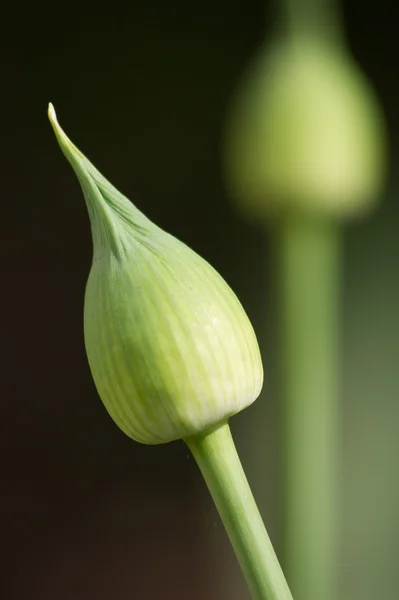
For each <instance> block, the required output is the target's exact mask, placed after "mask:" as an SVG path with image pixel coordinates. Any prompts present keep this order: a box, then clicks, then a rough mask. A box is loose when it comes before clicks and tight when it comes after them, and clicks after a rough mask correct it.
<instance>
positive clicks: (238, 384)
mask: <svg viewBox="0 0 399 600" xmlns="http://www.w3.org/2000/svg"><path fill="white" fill-rule="evenodd" d="M49 118H50V121H51V124H52V126H53V128H54V131H55V134H56V136H57V139H58V142H59V144H60V147H61V149H62V151H63V153H64V154H65V156H66V158H67V159H68V161H69V162H70V164H71V165H72V167H73V169H74V171H75V173H76V175H77V177H78V179H79V181H80V184H81V186H82V190H83V194H84V197H85V200H86V204H87V208H88V212H89V216H90V221H91V228H92V234H93V247H94V248H93V263H92V267H91V271H90V275H89V279H88V282H87V288H86V294H85V307H84V335H85V345H86V351H87V356H88V360H89V365H90V369H91V372H92V375H93V379H94V382H95V385H96V387H97V390H98V393H99V395H100V397H101V399H102V401H103V403H104V405H105V407H106V409H107V411H108V412H109V414H110V415H111V417H112V418H113V420H114V421H115V422H116V424H117V425H118V426H119V427H120V428H121V429H122V431H124V432H125V433H126V434H127V435H128V436H129V437H131V438H133V439H135V440H137V441H139V442H142V443H145V444H158V443H163V442H169V441H171V440H175V439H179V438H186V437H188V436H191V435H194V434H196V433H199V432H201V431H206V430H207V429H208V428H211V427H213V426H214V425H216V424H218V423H222V422H223V421H225V420H227V419H228V417H230V416H231V415H233V414H235V413H237V412H239V411H240V410H242V409H244V408H245V407H247V406H248V405H250V404H251V403H252V402H253V401H254V400H255V399H256V398H257V396H258V395H259V393H260V390H261V387H262V382H263V370H262V363H261V358H260V353H259V348H258V344H257V340H256V337H255V334H254V331H253V329H252V326H251V324H250V322H249V320H248V317H247V316H246V314H245V312H244V310H243V308H242V306H241V304H240V302H239V301H238V299H237V297H236V296H235V294H234V293H233V292H232V290H231V289H230V288H229V286H228V285H227V284H226V283H225V281H224V280H223V279H222V278H221V276H220V275H219V274H218V273H217V272H216V271H215V270H214V269H213V268H212V267H211V266H210V265H209V264H208V263H207V262H206V261H205V260H203V259H202V258H200V257H199V256H198V255H197V254H196V253H195V252H193V251H192V250H191V249H190V248H188V247H187V246H186V245H185V244H183V243H182V242H180V241H179V240H177V239H176V238H174V237H173V236H171V235H169V234H168V233H166V232H164V231H162V230H161V229H160V228H159V227H157V226H156V225H154V224H153V223H152V222H151V221H150V220H149V219H148V218H146V217H145V216H144V215H143V214H142V213H141V212H140V211H139V210H138V209H137V208H136V207H135V206H134V205H133V204H132V203H131V202H130V201H129V200H128V199H127V198H125V197H124V196H123V195H122V194H120V193H119V192H118V191H117V190H116V189H115V188H114V187H113V186H112V185H111V184H110V183H109V182H108V181H107V180H106V179H105V178H104V177H103V176H102V175H101V174H100V173H99V172H98V171H97V170H96V169H95V167H94V166H93V165H92V164H91V163H90V162H89V161H88V160H87V159H86V158H85V157H84V156H83V154H82V153H81V152H80V151H79V150H78V149H77V148H76V147H75V146H74V145H73V144H72V142H71V141H70V140H69V139H68V138H67V136H66V135H65V134H64V132H63V131H62V129H61V128H60V126H59V125H58V123H57V120H56V115H55V112H54V109H53V107H52V106H51V105H50V108H49Z"/></svg>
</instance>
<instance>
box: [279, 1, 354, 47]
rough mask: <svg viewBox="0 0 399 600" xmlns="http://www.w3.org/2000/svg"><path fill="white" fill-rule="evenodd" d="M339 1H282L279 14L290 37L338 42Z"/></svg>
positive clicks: (340, 33) (339, 23)
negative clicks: (313, 37)
mask: <svg viewBox="0 0 399 600" xmlns="http://www.w3.org/2000/svg"><path fill="white" fill-rule="evenodd" d="M340 12H341V11H340V7H339V0H282V8H281V13H282V16H283V20H284V23H285V27H286V30H287V31H288V33H289V34H291V35H297V34H300V35H303V34H305V35H309V34H310V35H313V36H314V35H317V36H320V37H321V38H323V39H325V38H326V37H327V38H330V39H331V40H335V41H338V40H339V39H340V38H341V36H342V26H341V14H340Z"/></svg>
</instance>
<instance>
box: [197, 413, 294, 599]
mask: <svg viewBox="0 0 399 600" xmlns="http://www.w3.org/2000/svg"><path fill="white" fill-rule="evenodd" d="M185 441H186V443H187V445H188V447H189V448H190V450H191V452H192V454H193V456H194V458H195V460H196V461H197V464H198V466H199V468H200V469H201V472H202V475H203V476H204V479H205V482H206V484H207V486H208V488H209V491H210V493H211V495H212V498H213V500H214V502H215V505H216V507H217V509H218V511H219V514H220V517H221V519H222V521H223V524H224V526H225V528H226V531H227V534H228V536H229V538H230V541H231V543H232V545H233V548H234V550H235V553H236V555H237V558H238V560H239V562H240V565H241V568H242V570H243V572H244V575H245V577H246V580H247V583H248V586H249V588H250V590H251V593H252V595H253V598H254V599H256V600H292V596H291V593H290V591H289V589H288V586H287V582H286V581H285V578H284V575H283V572H282V570H281V567H280V565H279V562H278V559H277V557H276V554H275V552H274V550H273V546H272V544H271V542H270V539H269V536H268V534H267V532H266V529H265V526H264V524H263V521H262V517H261V516H260V514H259V511H258V508H257V506H256V504H255V500H254V498H253V496H252V493H251V489H250V487H249V485H248V481H247V479H246V477H245V473H244V471H243V468H242V466H241V462H240V459H239V457H238V454H237V451H236V448H235V445H234V442H233V439H232V437H231V433H230V427H229V425H228V423H223V424H222V425H220V426H219V427H217V428H216V429H214V430H212V431H210V432H208V433H204V434H201V435H197V436H194V437H192V438H188V439H186V440H185Z"/></svg>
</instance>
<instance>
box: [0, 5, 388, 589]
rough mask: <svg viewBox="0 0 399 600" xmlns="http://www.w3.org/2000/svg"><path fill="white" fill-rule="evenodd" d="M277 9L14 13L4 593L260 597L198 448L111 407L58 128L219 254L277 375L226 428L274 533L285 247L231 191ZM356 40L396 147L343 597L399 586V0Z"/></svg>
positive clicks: (378, 228) (371, 270) (7, 42)
mask: <svg viewBox="0 0 399 600" xmlns="http://www.w3.org/2000/svg"><path fill="white" fill-rule="evenodd" d="M274 12H275V11H274V9H273V7H272V6H271V5H267V4H266V5H265V3H264V2H261V1H259V0H258V1H255V0H247V1H238V0H229V1H227V0H215V1H214V2H201V3H187V2H183V1H182V0H178V1H175V2H162V1H161V0H157V1H153V2H145V1H134V0H133V1H132V2H129V3H121V2H114V3H109V4H107V5H102V4H100V3H97V4H94V3H93V4H89V3H87V2H82V3H70V4H66V5H65V6H63V5H60V4H57V3H55V2H52V3H50V2H49V3H43V2H42V3H39V4H37V3H33V4H31V5H24V4H22V5H21V4H17V3H14V4H13V5H7V6H6V7H3V8H2V13H3V14H2V36H1V45H2V51H1V56H0V69H1V71H0V73H1V104H2V106H1V109H2V110H1V113H0V114H1V144H0V153H1V161H0V164H1V197H2V200H1V206H2V210H1V221H0V223H1V241H0V244H1V248H0V249H1V254H0V260H1V264H0V267H1V273H2V285H1V304H2V310H1V315H2V342H3V343H2V347H3V353H2V360H1V364H2V369H1V371H2V377H1V390H0V393H1V397H0V410H1V420H0V444H1V457H2V460H1V467H0V468H1V471H0V478H1V480H0V481H1V498H0V502H1V506H0V525H1V538H2V542H1V543H2V547H3V548H2V550H3V558H2V561H1V571H2V573H1V580H0V595H1V594H2V597H4V598H7V599H10V600H11V599H13V600H14V599H15V600H22V599H29V598H41V599H43V600H47V599H52V600H55V599H56V600H72V599H73V600H91V599H94V598H95V599H98V600H101V599H111V598H112V599H113V600H124V599H128V598H129V599H131V598H143V599H147V598H148V599H152V598H154V599H155V598H176V599H177V598H181V599H183V598H184V599H186V598H190V599H192V600H196V599H198V600H203V599H207V600H216V599H221V598H229V599H233V600H235V599H237V600H244V599H247V598H248V597H249V596H248V593H247V591H246V587H245V585H244V583H243V581H242V578H241V574H240V572H239V569H238V566H237V565H236V563H235V559H234V557H233V555H232V552H231V550H230V548H229V545H228V543H227V541H226V538H225V534H224V531H223V528H222V526H221V524H220V522H219V519H218V516H217V514H216V512H215V510H214V508H213V506H212V504H211V501H210V499H209V498H208V495H207V493H206V490H205V487H204V484H203V482H202V479H201V476H200V474H199V473H198V471H197V468H196V465H195V464H194V462H193V460H192V458H191V457H189V455H188V451H187V449H186V448H185V446H184V444H183V442H176V443H172V444H169V445H166V446H159V447H146V446H141V445H139V444H137V443H135V442H132V441H131V440H129V439H128V438H127V437H125V436H124V435H123V434H122V433H121V432H120V431H119V430H118V429H117V427H116V426H115V425H114V424H113V422H112V421H111V420H110V418H109V417H108V416H107V414H106V412H105V410H104V408H103V406H102V404H101V402H100V400H99V398H98V397H97V394H96V391H95V388H94V384H93V382H92V379H91V376H90V372H89V369H88V365H87V361H86V357H85V350H84V345H83V334H82V309H83V294H84V287H85V282H86V278H87V275H88V271H89V268H90V261H91V237H90V227H89V221H88V218H87V215H86V208H85V205H84V201H83V197H82V194H81V191H80V189H79V186H78V183H77V181H76V179H75V176H74V174H73V173H72V170H71V169H70V167H69V165H68V164H67V162H66V161H65V159H64V157H63V156H62V154H61V152H60V150H59V148H58V146H57V144H56V141H55V139H54V135H53V132H52V130H51V127H50V125H49V123H48V120H47V116H46V111H47V104H48V102H49V101H52V102H53V104H54V105H55V108H56V111H57V115H58V118H59V120H60V123H61V125H62V126H63V127H64V129H65V130H66V132H67V133H68V135H69V136H70V137H71V139H72V140H73V141H74V142H75V143H76V144H77V145H78V147H79V148H80V149H81V150H82V151H83V152H84V153H85V154H86V155H87V156H88V157H89V158H90V159H91V160H92V161H93V163H94V164H95V165H96V166H97V167H98V168H99V169H100V170H101V171H102V172H103V173H104V175H105V176H106V177H107V178H109V179H110V181H111V182H113V183H114V184H115V185H116V187H118V188H119V189H120V190H121V191H122V192H124V193H125V194H126V195H127V196H128V197H129V198H130V199H131V200H133V202H135V204H137V206H138V207H139V208H140V209H142V210H143V211H144V212H145V213H146V214H147V216H149V217H150V218H151V219H153V220H154V221H155V222H156V223H157V224H158V225H160V226H161V227H162V228H164V229H166V230H167V231H169V232H171V233H173V234H174V235H176V236H177V237H179V238H180V239H182V240H183V241H185V242H186V243H187V244H188V245H189V246H191V247H192V248H193V249H195V250H196V251H197V252H198V253H199V254H200V255H202V256H203V257H205V258H206V259H207V260H209V262H210V263H211V264H212V265H214V266H215V267H216V268H217V269H218V270H219V272H220V273H221V274H222V275H223V277H224V278H225V279H226V280H227V281H228V283H229V284H230V285H231V286H232V288H233V289H234V290H235V291H236V293H237V295H238V296H239V298H240V299H241V301H242V303H243V305H244V307H245V309H246V310H247V312H248V314H249V316H250V318H251V320H252V322H253V324H254V327H255V329H256V331H257V333H258V337H259V340H260V344H261V348H262V353H263V356H264V362H265V371H266V382H265V388H264V391H263V393H262V396H261V398H260V400H259V401H258V402H257V403H256V404H255V405H254V407H252V408H251V409H249V410H248V411H245V413H243V414H242V415H240V416H239V417H237V418H236V419H234V420H233V423H232V427H233V432H234V433H235V436H236V439H237V445H238V447H239V450H240V453H241V455H242V459H243V462H244V466H245V468H246V470H247V472H248V476H249V479H250V482H251V484H252V487H253V490H254V493H255V496H256V498H257V499H258V500H259V504H260V508H261V512H262V513H263V515H264V517H265V521H266V524H267V527H268V529H269V532H270V534H271V537H272V539H273V541H274V543H275V545H276V548H277V549H279V547H280V539H279V533H280V517H281V514H280V513H281V511H280V501H279V488H278V483H279V477H278V469H279V464H280V453H279V449H278V435H277V431H278V396H277V395H276V393H275V392H274V377H273V368H274V364H275V355H274V352H273V347H274V346H275V344H274V337H273V336H274V335H275V327H274V320H275V317H274V313H273V308H272V302H271V300H270V297H271V295H272V290H271V278H270V261H269V255H270V242H269V238H268V237H267V236H266V237H265V236H264V234H263V233H262V231H261V230H260V229H256V227H254V226H253V225H251V224H249V223H247V222H245V221H243V220H242V219H241V217H240V216H239V215H238V214H237V213H236V212H235V211H234V209H233V208H232V206H231V205H230V203H229V199H228V198H227V196H226V193H225V190H224V186H223V181H222V173H221V136H222V131H223V123H224V116H225V111H226V108H227V106H228V102H229V98H230V96H231V93H232V91H233V89H234V86H235V84H236V83H237V81H238V79H239V77H240V75H241V74H242V72H243V70H244V68H245V65H246V64H247V62H248V60H249V59H250V58H251V57H252V56H253V54H254V53H255V52H256V49H257V47H258V45H259V44H260V42H261V41H262V39H263V38H264V35H265V33H267V32H270V30H271V24H272V22H273V14H274ZM344 12H345V19H346V24H347V34H348V42H349V44H350V47H351V49H352V51H353V53H354V55H355V56H356V58H357V60H358V62H359V63H360V65H361V66H362V68H363V70H364V71H365V72H366V73H367V74H368V75H369V77H370V79H371V80H372V82H373V83H374V86H375V87H376V89H377V90H378V92H379V95H380V98H381V101H382V104H383V108H384V111H385V113H386V117H387V121H388V125H389V131H390V146H391V165H390V177H389V181H388V184H387V189H386V192H385V194H384V198H383V204H382V207H381V208H380V209H379V211H378V212H377V213H375V215H373V216H372V218H369V219H368V220H366V221H363V222H361V223H357V224H355V225H352V226H348V227H347V229H346V234H345V263H344V269H345V272H344V277H345V285H344V328H343V329H344V339H343V366H344V378H345V394H344V397H343V456H344V461H343V463H344V464H343V474H342V494H341V495H342V509H343V510H342V515H343V517H342V524H341V525H342V527H341V529H342V531H341V544H342V549H341V550H342V552H341V573H340V576H341V595H340V598H341V599H342V600H357V599H360V598H361V599H362V600H368V599H370V600H371V599H372V598H373V599H375V598H378V599H379V598H381V599H382V598H384V599H385V598H392V599H393V598H396V597H397V589H398V587H399V579H398V573H397V561H398V552H399V515H398V506H399V481H398V469H397V457H398V453H399V442H398V437H399V436H398V431H399V428H398V423H399V406H398V405H399V402H398V399H399V270H398V259H399V203H398V197H397V192H398V178H397V174H396V171H397V162H398V160H397V153H398V152H397V151H398V124H399V118H398V115H399V109H398V107H399V67H398V64H399V63H398V57H399V39H398V34H397V26H396V25H395V22H396V21H395V19H397V17H396V15H395V8H394V3H392V4H391V3H380V4H376V3H371V2H368V3H364V2H361V1H360V0H347V1H346V2H345V4H344Z"/></svg>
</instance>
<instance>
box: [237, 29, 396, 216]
mask: <svg viewBox="0 0 399 600" xmlns="http://www.w3.org/2000/svg"><path fill="white" fill-rule="evenodd" d="M283 40H284V38H283V39H282V41H281V42H280V43H275V44H274V45H273V46H272V48H271V49H265V50H264V51H263V52H261V54H260V56H259V57H258V59H257V60H256V61H255V63H254V65H253V66H252V68H251V69H250V72H249V74H248V76H247V79H246V80H245V82H244V83H243V84H242V86H241V88H240V89H239V90H238V93H237V95H236V97H235V98H234V100H233V106H232V110H231V113H230V118H229V121H228V124H227V139H226V178H227V183H228V186H229V191H230V193H231V196H232V197H233V198H235V199H236V200H237V202H238V203H240V204H241V205H242V207H243V208H244V209H245V210H247V211H248V212H250V213H252V214H254V215H255V216H256V217H259V216H261V217H264V216H269V215H270V214H273V213H279V212H281V211H284V210H286V209H291V208H295V209H298V208H299V209H300V210H304V211H306V212H308V213H316V214H320V215H327V216H330V215H331V216H337V217H343V216H350V215H353V214H356V213H362V212H364V211H365V210H367V209H368V208H369V207H370V206H371V205H372V204H373V203H374V202H375V201H376V198H377V195H378V193H379V191H380V189H381V186H382V183H383V180H384V175H385V162H386V161H385V158H386V157H385V129H384V125H383V119H382V116H381V113H380V110H379V106H378V103H377V101H376V98H375V97H374V94H373V92H372V89H371V88H370V86H369V84H368V82H367V81H366V79H365V77H364V76H363V75H362V74H361V72H360V71H359V69H358V68H357V67H356V65H355V64H354V62H353V61H352V59H351V58H350V57H349V56H348V54H347V53H346V52H345V51H344V49H343V48H341V45H335V44H331V43H327V42H323V41H320V39H319V38H317V37H312V36H306V35H305V36H296V37H295V38H294V39H292V40H291V39H289V38H288V39H286V40H285V41H283Z"/></svg>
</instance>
